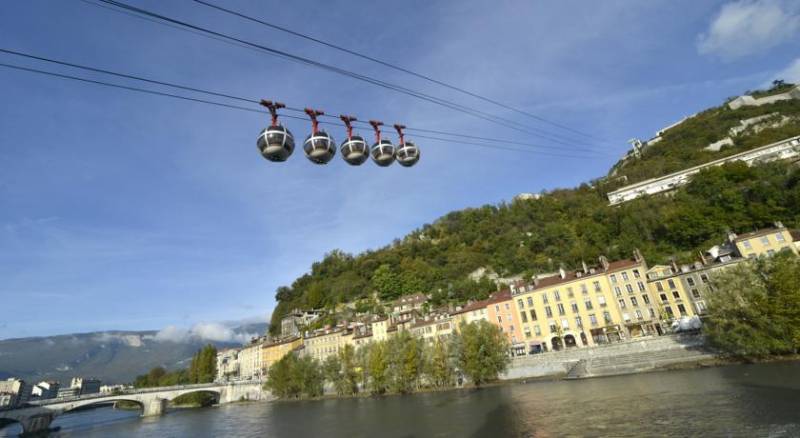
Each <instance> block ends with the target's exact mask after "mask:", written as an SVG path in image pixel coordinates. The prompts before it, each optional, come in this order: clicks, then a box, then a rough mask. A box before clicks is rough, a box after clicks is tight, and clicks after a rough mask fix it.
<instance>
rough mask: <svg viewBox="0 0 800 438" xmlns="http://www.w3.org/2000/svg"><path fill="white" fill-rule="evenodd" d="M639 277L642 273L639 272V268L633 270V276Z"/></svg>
mask: <svg viewBox="0 0 800 438" xmlns="http://www.w3.org/2000/svg"><path fill="white" fill-rule="evenodd" d="M639 277H641V274H639V270H638V269H634V270H633V278H639Z"/></svg>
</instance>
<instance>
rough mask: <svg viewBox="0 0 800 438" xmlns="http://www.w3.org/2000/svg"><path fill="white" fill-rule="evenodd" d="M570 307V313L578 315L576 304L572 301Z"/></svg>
mask: <svg viewBox="0 0 800 438" xmlns="http://www.w3.org/2000/svg"><path fill="white" fill-rule="evenodd" d="M570 306H571V307H572V313H578V303H576V302H575V301H573V302H572V303H571V304H570Z"/></svg>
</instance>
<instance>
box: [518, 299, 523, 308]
mask: <svg viewBox="0 0 800 438" xmlns="http://www.w3.org/2000/svg"><path fill="white" fill-rule="evenodd" d="M517 306H519V308H520V309H524V308H525V303H524V302H523V301H522V298H520V299H518V300H517Z"/></svg>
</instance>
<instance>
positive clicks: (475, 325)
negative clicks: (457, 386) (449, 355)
mask: <svg viewBox="0 0 800 438" xmlns="http://www.w3.org/2000/svg"><path fill="white" fill-rule="evenodd" d="M454 348H455V349H456V352H457V353H456V357H457V363H458V367H459V369H460V370H461V372H462V373H464V375H465V376H467V377H468V378H469V380H470V381H472V383H473V384H474V385H475V386H481V385H482V384H484V383H486V382H491V381H493V380H496V379H497V376H498V375H499V374H500V373H502V372H504V371H505V370H506V367H507V366H508V363H509V361H510V358H509V355H508V350H509V343H508V339H507V338H506V337H505V335H504V334H503V333H502V332H501V331H500V328H499V327H497V326H496V325H494V324H491V323H489V322H488V321H477V322H471V323H469V324H464V323H462V324H461V327H460V330H459V333H458V334H457V335H456V336H455V337H454Z"/></svg>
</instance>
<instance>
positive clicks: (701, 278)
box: [700, 274, 708, 283]
mask: <svg viewBox="0 0 800 438" xmlns="http://www.w3.org/2000/svg"><path fill="white" fill-rule="evenodd" d="M700 281H702V282H703V283H708V275H706V274H700Z"/></svg>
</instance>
